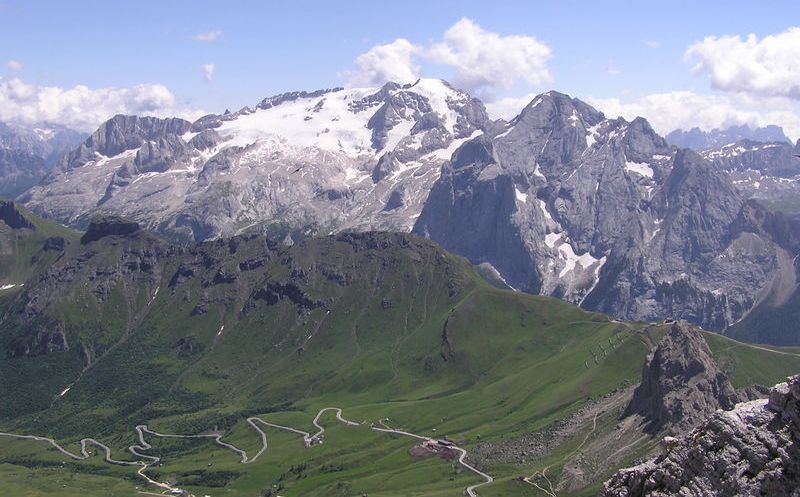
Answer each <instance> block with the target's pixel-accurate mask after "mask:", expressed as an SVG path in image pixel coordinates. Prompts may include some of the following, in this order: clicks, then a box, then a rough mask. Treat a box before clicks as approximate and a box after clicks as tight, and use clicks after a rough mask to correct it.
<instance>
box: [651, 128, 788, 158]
mask: <svg viewBox="0 0 800 497" xmlns="http://www.w3.org/2000/svg"><path fill="white" fill-rule="evenodd" d="M665 138H666V139H667V142H668V143H670V144H672V145H675V146H677V147H682V148H691V149H693V150H697V151H698V152H700V151H704V150H709V149H713V148H719V147H723V146H725V145H730V144H733V143H736V142H739V141H741V140H750V141H755V142H782V143H791V140H789V138H788V137H787V136H786V135H785V134H784V132H783V128H781V127H780V126H775V125H769V126H764V127H761V128H753V127H750V126H749V125H747V124H742V125H741V126H731V127H729V128H725V129H713V130H711V131H702V130H701V129H700V128H692V129H690V130H689V131H684V130H682V129H676V130H675V131H672V132H671V133H669V134H668V135H667V136H666V137H665Z"/></svg>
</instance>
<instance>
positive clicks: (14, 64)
mask: <svg viewBox="0 0 800 497" xmlns="http://www.w3.org/2000/svg"><path fill="white" fill-rule="evenodd" d="M6 67H8V68H9V69H11V70H12V71H20V70H22V68H23V67H25V66H24V64H23V63H22V62H20V61H18V60H14V59H11V60H9V61H8V62H6Z"/></svg>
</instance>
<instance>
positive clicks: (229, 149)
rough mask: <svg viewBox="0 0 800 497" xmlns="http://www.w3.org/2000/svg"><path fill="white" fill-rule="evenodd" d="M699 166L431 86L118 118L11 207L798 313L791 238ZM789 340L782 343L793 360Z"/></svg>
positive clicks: (701, 320)
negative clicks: (367, 246) (370, 245)
mask: <svg viewBox="0 0 800 497" xmlns="http://www.w3.org/2000/svg"><path fill="white" fill-rule="evenodd" d="M782 147H784V148H786V147H790V146H789V145H788V144H786V145H785V146H783V145H782ZM781 150H783V148H782V149H781ZM787 150H789V148H787ZM781 153H784V152H781ZM704 154H705V156H703V155H700V154H698V153H696V152H694V151H691V150H688V149H678V148H677V147H675V146H673V145H670V144H669V143H668V142H667V140H665V139H664V138H663V137H661V136H659V135H658V134H657V133H655V132H654V131H653V129H652V128H651V127H650V125H649V123H648V122H647V121H646V120H644V119H642V118H637V119H635V120H633V121H630V122H629V121H626V120H624V119H608V118H606V117H605V116H604V115H603V114H602V113H601V112H599V111H597V110H596V109H594V108H592V107H591V106H589V105H588V104H586V103H584V102H582V101H580V100H578V99H574V98H571V97H569V96H567V95H564V94H561V93H558V92H547V93H544V94H541V95H539V96H537V97H535V98H534V99H533V100H532V101H531V103H530V104H529V105H528V106H527V107H525V109H523V110H522V112H521V113H520V114H519V115H518V116H516V117H515V118H514V119H512V120H511V121H508V122H506V121H503V120H499V121H492V120H491V119H489V118H488V116H487V114H486V111H485V109H484V106H483V104H482V103H481V102H480V101H479V100H477V99H475V98H473V97H471V96H469V95H468V94H466V93H464V92H462V91H459V90H457V89H455V88H453V87H452V86H450V85H449V84H447V83H446V82H444V81H440V80H431V79H421V80H419V81H417V82H416V83H414V84H409V85H399V84H394V83H389V84H387V85H385V86H383V87H382V88H373V89H369V88H367V89H358V88H355V89H341V88H337V89H331V90H319V91H315V92H292V93H286V94H282V95H278V96H275V97H271V98H266V99H264V100H262V101H261V102H259V103H258V104H257V105H256V106H254V107H252V108H250V107H246V108H243V109H241V110H239V111H236V112H226V113H225V114H221V115H208V116H205V117H202V118H200V119H199V120H197V121H196V122H194V123H190V122H188V121H185V120H182V119H157V118H151V117H136V116H115V117H114V118H112V119H110V120H109V121H107V122H106V123H104V124H103V125H102V126H100V128H99V129H98V130H97V131H96V132H95V133H93V134H92V135H91V136H90V137H89V138H88V139H86V140H85V141H84V142H83V143H82V144H80V146H78V147H77V148H75V149H74V150H72V151H71V152H69V153H68V154H67V155H65V156H64V157H63V158H62V159H61V160H60V161H59V162H58V164H57V165H56V167H55V169H54V170H53V172H52V173H50V174H49V175H48V176H47V177H46V178H45V179H44V180H43V181H42V182H41V183H40V184H38V185H36V186H34V187H32V188H30V189H29V190H28V191H26V192H25V193H24V194H22V195H21V196H20V197H19V200H20V201H22V202H24V203H25V205H27V206H28V207H29V208H31V209H32V210H34V211H35V212H37V213H39V214H42V215H44V216H47V217H50V218H53V219H56V220H58V221H60V222H62V223H65V224H68V225H71V226H75V227H85V226H87V224H88V222H89V220H90V219H91V218H92V216H94V215H97V214H108V213H113V214H117V215H122V216H125V217H127V218H130V219H133V220H134V221H136V222H138V223H139V224H141V225H142V226H143V227H146V228H148V229H152V230H155V231H156V232H158V233H160V234H162V235H164V236H166V237H168V238H170V239H173V240H180V241H182V242H187V241H203V240H209V239H214V238H218V237H226V236H232V235H236V234H239V233H252V232H257V233H266V234H268V235H269V236H270V237H271V238H272V239H275V240H280V241H284V242H285V243H292V242H293V241H298V240H300V239H302V238H304V237H308V236H314V235H327V234H329V233H338V232H344V231H368V230H388V231H405V232H408V231H411V232H413V233H416V234H419V235H421V236H425V237H428V238H430V239H432V240H434V241H436V242H438V243H440V244H441V245H442V246H443V247H445V248H446V249H448V250H451V251H453V252H455V253H457V254H461V255H464V256H466V257H468V258H469V259H470V261H472V262H473V263H474V264H479V265H482V266H483V267H484V268H486V270H487V271H489V272H492V273H494V274H496V275H497V280H498V281H499V282H504V283H501V284H505V285H507V286H509V287H511V288H514V289H517V290H522V291H526V292H530V293H537V294H543V295H551V296H556V297H559V298H562V299H565V300H567V301H570V302H574V303H577V304H580V305H581V306H582V307H584V308H586V309H591V310H598V311H603V312H606V313H609V314H611V315H614V316H617V317H619V318H626V319H636V320H645V321H654V320H660V319H664V318H672V317H677V318H683V319H687V320H689V321H691V322H694V323H697V324H699V325H702V326H703V327H705V328H707V329H712V330H717V331H723V330H726V329H727V328H728V327H730V326H731V325H733V324H734V323H737V322H738V321H740V320H741V319H742V318H743V317H745V316H746V315H747V314H748V313H749V312H750V311H751V310H752V309H754V308H755V307H757V306H759V305H761V304H762V303H763V302H767V301H768V302H780V301H783V300H784V299H785V298H786V295H785V293H786V292H785V289H787V288H789V287H790V286H791V285H792V281H794V277H793V275H794V274H795V273H796V270H795V267H794V260H795V255H797V253H798V252H800V248H798V243H797V242H796V235H795V231H793V230H795V229H796V228H795V225H794V224H792V222H790V220H785V219H784V218H783V217H781V215H777V217H776V218H775V221H774V222H770V223H762V222H761V221H760V220H763V219H766V218H769V219H772V217H771V216H773V214H772V213H770V212H769V211H768V210H767V209H765V208H764V207H762V206H761V205H760V204H759V203H756V202H752V201H748V197H751V196H753V195H750V194H748V193H747V192H746V191H745V190H744V189H743V188H737V187H736V186H734V184H733V183H732V182H731V181H730V178H729V175H732V174H733V171H734V170H735V169H736V168H737V167H739V166H735V165H732V163H727V162H726V163H725V164H723V163H722V162H720V161H718V160H717V159H718V158H717V157H716V156H713V157H712V156H711V155H709V154H708V153H705V152H704ZM791 160H792V158H791V157H790V158H789V159H788V162H787V165H786V166H787V167H791V166H792V164H791ZM723 167H724V168H728V169H726V171H728V172H727V173H726V171H720V168H723ZM765 167H766V166H765ZM770 167H771V166H770ZM784 335H785V336H781V337H780V338H776V337H774V336H771V338H770V340H774V341H777V342H779V343H800V335H797V334H795V333H794V332H789V333H786V334H784ZM796 335H797V336H796ZM753 339H755V340H758V339H759V338H758V337H757V336H756V337H753Z"/></svg>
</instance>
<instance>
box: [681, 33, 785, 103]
mask: <svg viewBox="0 0 800 497" xmlns="http://www.w3.org/2000/svg"><path fill="white" fill-rule="evenodd" d="M684 58H685V59H686V60H687V61H693V62H694V63H695V65H694V67H693V70H694V71H695V72H696V73H699V74H708V75H709V77H710V78H711V84H712V86H713V87H714V88H716V89H719V90H723V91H728V92H740V93H749V94H752V95H758V96H765V97H788V98H792V99H796V100H800V27H792V28H789V29H787V30H786V31H783V32H781V33H778V34H775V35H770V36H765V37H764V38H762V39H760V40H759V39H758V37H757V36H756V35H754V34H750V35H748V36H747V38H745V39H742V38H741V37H740V36H720V37H716V36H708V37H706V38H704V39H703V40H702V41H699V42H697V43H694V44H692V45H690V46H689V48H688V49H687V50H686V53H685V55H684Z"/></svg>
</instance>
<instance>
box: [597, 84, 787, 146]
mask: <svg viewBox="0 0 800 497" xmlns="http://www.w3.org/2000/svg"><path fill="white" fill-rule="evenodd" d="M586 100H587V102H589V103H590V104H592V105H593V106H595V107H597V108H598V109H599V110H601V111H603V113H605V114H606V116H607V117H611V118H614V117H617V116H622V117H624V118H625V119H628V120H631V119H634V118H635V117H637V116H642V117H644V118H646V119H647V120H648V121H649V122H650V124H652V126H653V128H654V129H655V130H656V131H658V132H659V133H661V134H666V133H669V132H670V131H672V130H675V129H678V128H681V129H691V128H694V127H698V128H700V129H702V130H705V131H709V130H711V129H714V128H726V127H729V126H733V125H740V124H749V125H751V126H765V125H767V124H777V125H779V126H782V127H783V129H784V131H785V132H786V134H787V136H789V137H790V138H793V139H797V138H798V137H800V113H798V110H800V109H796V108H793V104H792V103H790V102H786V101H785V100H781V101H778V100H774V101H770V102H766V101H764V100H759V101H752V100H748V99H743V98H738V97H736V98H731V97H728V96H724V95H699V94H697V93H693V92H690V91H673V92H668V93H656V94H652V95H647V96H644V97H641V98H638V99H635V100H631V101H626V102H623V101H621V100H620V99H618V98H592V97H590V98H587V99H586ZM753 104H757V105H753ZM767 105H768V106H767Z"/></svg>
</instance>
